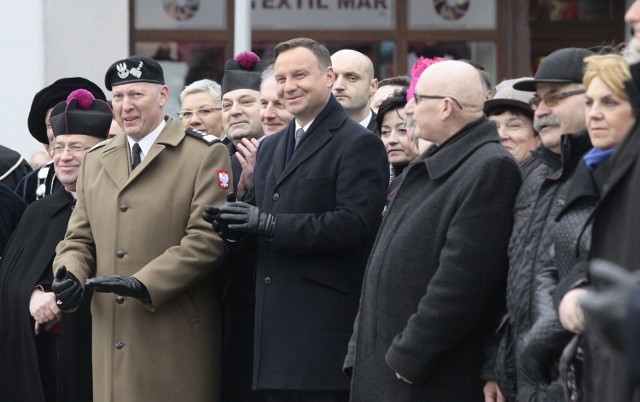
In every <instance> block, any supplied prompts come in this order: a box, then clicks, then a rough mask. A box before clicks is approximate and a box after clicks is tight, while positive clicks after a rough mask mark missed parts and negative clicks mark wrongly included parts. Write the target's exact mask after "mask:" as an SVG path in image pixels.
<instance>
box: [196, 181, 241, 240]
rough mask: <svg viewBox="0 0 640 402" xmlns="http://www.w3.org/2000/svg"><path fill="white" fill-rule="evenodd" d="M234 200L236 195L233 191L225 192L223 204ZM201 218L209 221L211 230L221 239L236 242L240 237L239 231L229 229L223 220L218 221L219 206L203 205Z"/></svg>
mask: <svg viewBox="0 0 640 402" xmlns="http://www.w3.org/2000/svg"><path fill="white" fill-rule="evenodd" d="M235 201H236V195H235V194H234V193H229V194H227V201H226V202H225V203H224V205H229V204H231V203H233V202H235ZM202 218H203V219H204V220H205V221H207V222H209V223H211V227H212V228H213V230H214V231H215V232H216V233H218V235H219V236H220V237H221V238H222V239H223V240H227V241H230V242H236V241H238V240H240V238H241V237H242V233H241V232H237V231H234V230H230V229H229V226H228V225H227V223H225V222H221V221H220V208H216V207H214V206H213V205H205V207H204V212H203V213H202Z"/></svg>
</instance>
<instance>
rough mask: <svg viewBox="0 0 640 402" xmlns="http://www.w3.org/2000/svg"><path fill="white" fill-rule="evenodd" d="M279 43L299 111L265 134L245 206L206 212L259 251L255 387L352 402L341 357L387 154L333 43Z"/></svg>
mask: <svg viewBox="0 0 640 402" xmlns="http://www.w3.org/2000/svg"><path fill="white" fill-rule="evenodd" d="M274 51H275V56H276V61H275V78H276V91H277V93H278V98H279V99H281V101H282V102H284V106H285V107H286V108H287V110H288V111H289V112H291V114H293V116H294V119H293V120H291V122H290V123H289V125H288V126H287V128H286V129H284V130H281V131H279V132H278V133H276V134H273V135H270V136H268V137H267V138H265V139H264V140H263V141H262V144H261V145H260V149H259V151H258V159H257V162H256V167H255V174H254V187H253V188H252V189H251V190H250V191H249V193H248V194H247V197H246V198H245V199H246V201H247V202H246V203H245V202H230V203H227V204H225V206H223V207H222V208H220V209H217V208H211V207H209V208H207V219H208V220H210V221H212V222H214V225H213V227H214V230H218V231H220V232H221V236H223V237H227V238H228V239H229V240H233V239H234V238H235V239H237V240H238V241H239V243H240V244H241V245H243V246H244V247H243V248H240V250H239V252H240V253H246V252H247V251H248V250H251V249H252V248H254V247H255V250H256V255H257V259H256V261H257V263H256V265H255V269H256V273H255V278H256V279H255V290H256V301H255V314H254V315H253V316H252V317H254V319H255V328H254V338H253V344H254V347H255V349H254V359H253V363H254V366H253V389H254V390H262V391H264V395H265V398H266V401H267V402H289V401H301V402H310V401H313V402H346V401H348V399H349V391H348V390H349V381H348V380H347V378H346V377H345V376H344V375H343V373H342V370H341V368H342V361H343V360H344V357H345V355H346V352H347V343H348V341H349V336H350V334H351V326H352V324H353V319H354V318H355V315H356V311H357V308H358V300H359V299H360V288H361V284H362V277H363V274H364V268H365V265H366V262H367V257H368V255H369V251H370V249H371V245H372V243H373V240H374V237H375V234H376V231H377V229H378V225H379V223H380V220H381V213H382V209H383V206H384V202H385V195H386V187H387V184H388V183H389V170H388V165H387V156H386V153H385V150H384V146H383V145H382V142H381V141H380V140H379V139H378V138H377V137H376V136H374V135H371V133H370V132H369V131H368V130H366V129H365V128H364V127H362V126H360V125H358V124H357V123H356V122H354V121H353V120H351V119H349V116H348V115H347V113H346V112H345V110H344V109H343V107H342V106H341V105H340V104H339V103H338V102H337V101H336V99H335V98H334V96H333V95H332V94H331V87H332V84H333V81H334V79H335V74H334V72H333V69H332V68H331V59H330V54H329V51H328V50H327V48H326V47H325V46H323V45H321V44H320V43H318V42H316V41H314V40H312V39H307V38H296V39H291V40H288V41H286V42H282V43H279V44H278V45H277V46H276V47H275V49H274ZM249 219H250V220H251V221H254V222H257V224H256V225H249V224H248V222H249ZM256 219H257V220H258V221H259V222H258V221H256ZM238 237H241V239H238ZM244 240H246V241H244ZM254 240H255V241H254ZM237 246H238V243H236V247H237ZM250 284H251V283H250Z"/></svg>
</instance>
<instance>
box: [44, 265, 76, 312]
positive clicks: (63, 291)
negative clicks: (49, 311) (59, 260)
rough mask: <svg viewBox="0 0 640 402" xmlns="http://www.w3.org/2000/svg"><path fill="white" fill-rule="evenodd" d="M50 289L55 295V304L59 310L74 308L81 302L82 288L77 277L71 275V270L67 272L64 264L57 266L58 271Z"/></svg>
mask: <svg viewBox="0 0 640 402" xmlns="http://www.w3.org/2000/svg"><path fill="white" fill-rule="evenodd" d="M51 290H52V291H53V293H55V295H56V299H57V302H56V304H57V305H58V307H60V310H71V309H74V308H76V307H78V306H79V305H80V303H81V302H82V295H83V294H84V289H82V285H80V281H79V280H78V278H76V277H75V276H73V274H72V273H71V272H68V271H67V267H65V266H64V265H63V266H61V267H60V268H58V271H57V272H56V274H55V276H54V277H53V283H52V284H51Z"/></svg>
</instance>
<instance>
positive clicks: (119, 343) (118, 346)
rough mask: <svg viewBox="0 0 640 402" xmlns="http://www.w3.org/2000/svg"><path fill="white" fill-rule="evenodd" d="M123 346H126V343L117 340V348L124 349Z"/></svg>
mask: <svg viewBox="0 0 640 402" xmlns="http://www.w3.org/2000/svg"><path fill="white" fill-rule="evenodd" d="M122 348H124V343H122V342H116V349H118V350H120V349H122Z"/></svg>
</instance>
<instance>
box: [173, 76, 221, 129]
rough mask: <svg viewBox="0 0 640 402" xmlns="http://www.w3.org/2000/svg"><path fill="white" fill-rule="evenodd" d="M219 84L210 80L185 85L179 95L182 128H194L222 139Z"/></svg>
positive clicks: (179, 114)
mask: <svg viewBox="0 0 640 402" xmlns="http://www.w3.org/2000/svg"><path fill="white" fill-rule="evenodd" d="M219 102H220V84H218V83H217V82H215V81H212V80H207V79H204V80H199V81H195V82H193V83H191V84H189V85H187V86H186V87H185V88H184V89H183V90H182V92H181V93H180V111H179V112H178V117H179V118H180V120H182V128H185V129H186V128H189V127H191V128H194V129H196V130H198V131H202V132H204V133H207V134H211V135H214V136H216V137H218V138H220V139H222V137H223V134H222V113H221V112H220V106H219Z"/></svg>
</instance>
